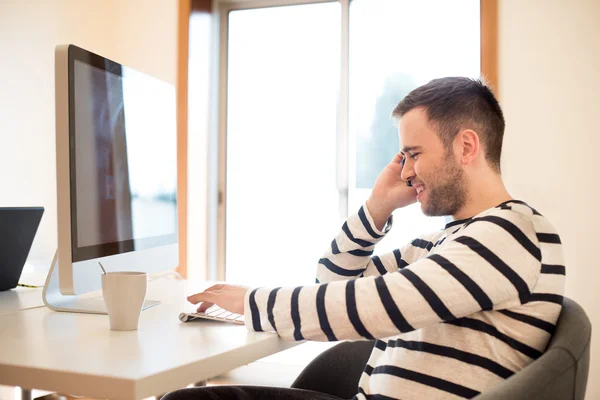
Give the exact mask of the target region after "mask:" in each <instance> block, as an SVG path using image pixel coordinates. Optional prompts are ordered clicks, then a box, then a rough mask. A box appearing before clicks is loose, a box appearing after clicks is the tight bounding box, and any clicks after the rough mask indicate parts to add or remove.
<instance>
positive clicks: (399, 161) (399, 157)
mask: <svg viewBox="0 0 600 400" xmlns="http://www.w3.org/2000/svg"><path fill="white" fill-rule="evenodd" d="M403 161H404V155H403V154H402V153H396V155H395V156H394V158H393V160H392V162H394V163H397V164H402V162H403Z"/></svg>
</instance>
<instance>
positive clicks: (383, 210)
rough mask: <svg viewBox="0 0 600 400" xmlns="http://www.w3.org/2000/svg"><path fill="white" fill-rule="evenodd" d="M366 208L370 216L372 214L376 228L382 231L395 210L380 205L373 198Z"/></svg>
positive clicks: (369, 200) (368, 201)
mask: <svg viewBox="0 0 600 400" xmlns="http://www.w3.org/2000/svg"><path fill="white" fill-rule="evenodd" d="M366 206H367V209H368V210H369V214H371V218H373V222H374V223H375V227H376V228H377V229H379V230H380V231H382V230H383V227H384V226H385V223H386V222H387V221H388V219H390V216H391V215H392V211H393V210H390V209H389V208H388V207H385V206H383V205H381V204H379V203H378V202H377V201H374V200H373V199H372V198H369V199H368V200H367V204H366Z"/></svg>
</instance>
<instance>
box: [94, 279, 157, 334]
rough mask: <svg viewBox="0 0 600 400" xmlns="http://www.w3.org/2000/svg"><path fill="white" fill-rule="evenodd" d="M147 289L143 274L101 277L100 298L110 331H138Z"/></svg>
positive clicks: (146, 280) (146, 281)
mask: <svg viewBox="0 0 600 400" xmlns="http://www.w3.org/2000/svg"><path fill="white" fill-rule="evenodd" d="M147 288H148V274H147V273H145V272H108V273H106V274H103V275H102V297H104V304H105V305H106V310H107V311H108V319H109V321H110V329H112V330H113V331H134V330H137V329H138V326H139V322H140V314H141V312H142V306H143V305H144V300H145V299H146V290H147Z"/></svg>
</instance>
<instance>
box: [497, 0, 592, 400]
mask: <svg viewBox="0 0 600 400" xmlns="http://www.w3.org/2000/svg"><path fill="white" fill-rule="evenodd" d="M599 38H600V1H597V0H527V1H524V0H500V1H499V59H500V65H499V82H500V83H499V86H500V88H499V89H500V100H501V103H502V107H503V108H504V112H505V117H506V121H507V130H506V137H505V145H504V155H503V157H504V160H503V170H504V179H505V181H506V183H507V185H508V187H509V190H510V192H511V194H512V195H513V196H515V197H517V198H521V199H523V200H525V201H527V202H530V203H531V204H532V205H533V206H534V207H536V208H537V209H538V210H539V211H540V212H541V213H542V214H544V215H545V216H547V217H548V218H549V219H550V220H551V221H552V222H553V223H554V225H555V226H556V227H557V229H558V230H559V233H560V235H561V237H562V241H563V243H564V247H565V258H566V267H567V286H566V295H567V296H568V297H571V298H573V299H574V300H576V301H577V302H579V303H580V304H581V305H582V306H583V307H584V308H585V310H586V312H587V313H588V315H589V317H590V319H591V321H592V325H593V326H594V331H593V333H592V334H593V338H592V366H591V370H590V377H589V381H588V392H587V396H586V398H587V399H598V398H600V382H598V380H597V379H594V378H597V377H599V376H600V290H599V289H598V285H599V283H600V257H598V249H600V235H599V234H598V232H599V231H598V224H599V223H600V177H599V176H598V173H599V168H598V160H599V159H600V154H599V152H600V129H599V126H600V124H599V120H598V118H599V117H600V40H599Z"/></svg>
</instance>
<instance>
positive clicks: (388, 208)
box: [317, 153, 416, 283]
mask: <svg viewBox="0 0 600 400" xmlns="http://www.w3.org/2000/svg"><path fill="white" fill-rule="evenodd" d="M402 160H403V155H402V154H401V153H398V154H396V155H395V156H394V158H393V159H392V161H391V162H390V163H389V164H388V165H387V166H386V167H385V168H384V170H383V171H382V172H381V174H379V177H378V178H377V181H376V182H375V185H374V186H373V190H372V192H371V196H370V197H369V199H368V200H367V203H366V205H364V206H362V207H361V208H360V209H359V211H358V213H357V214H355V215H352V216H350V217H349V218H348V220H347V221H346V222H345V223H344V225H343V226H342V231H341V232H340V233H339V234H338V236H337V237H336V238H335V239H334V240H333V241H332V242H331V245H330V247H329V249H328V251H327V252H326V253H325V255H324V256H323V257H322V258H321V259H320V260H319V265H318V268H317V283H326V282H332V281H337V280H349V279H355V278H358V277H361V276H370V275H381V274H385V273H387V272H390V271H396V270H397V269H398V268H400V267H403V266H405V265H406V264H409V263H411V262H412V261H414V260H415V259H416V258H415V259H408V258H406V256H405V255H404V253H403V252H402V251H401V249H398V250H396V251H395V252H394V253H393V254H392V253H390V254H387V255H385V256H380V257H377V256H375V257H372V255H373V250H374V247H375V245H376V244H377V243H378V242H379V241H380V240H381V239H382V238H383V237H384V236H385V234H386V233H387V232H388V231H389V230H390V228H391V226H392V212H393V211H394V210H396V209H398V208H402V207H405V206H407V205H409V204H412V203H414V202H415V201H416V192H415V189H414V188H411V187H408V186H407V185H406V182H404V181H403V180H402V178H401V173H402Z"/></svg>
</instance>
